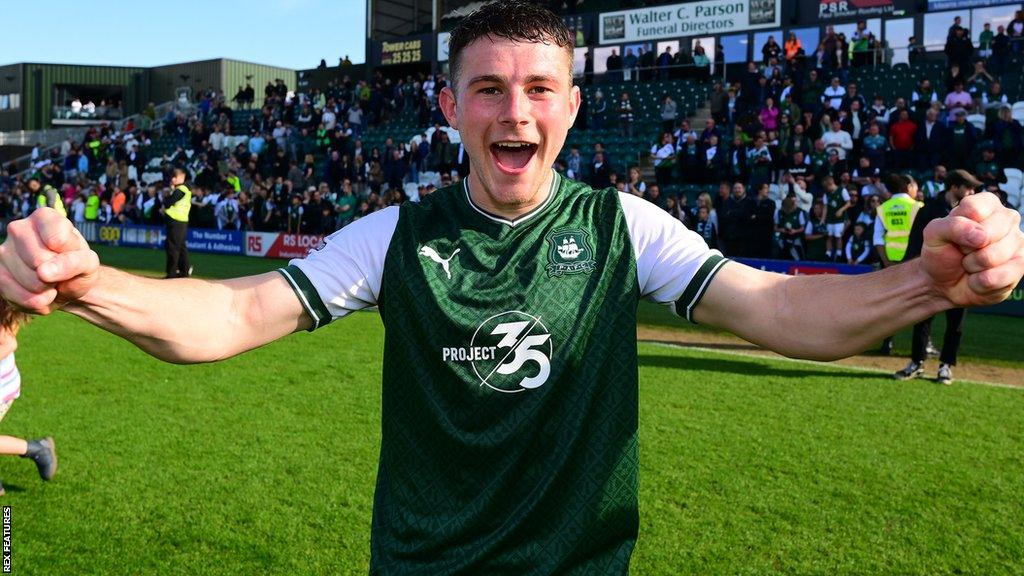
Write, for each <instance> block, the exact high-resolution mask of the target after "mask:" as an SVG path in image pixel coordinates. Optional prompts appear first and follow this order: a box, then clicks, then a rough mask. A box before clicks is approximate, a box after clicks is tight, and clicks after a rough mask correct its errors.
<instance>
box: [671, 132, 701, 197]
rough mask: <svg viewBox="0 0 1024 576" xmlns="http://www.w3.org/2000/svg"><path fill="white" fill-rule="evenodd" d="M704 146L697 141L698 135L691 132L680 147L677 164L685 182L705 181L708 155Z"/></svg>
mask: <svg viewBox="0 0 1024 576" xmlns="http://www.w3.org/2000/svg"><path fill="white" fill-rule="evenodd" d="M703 148H704V147H703V146H702V145H701V144H700V143H698V142H697V137H696V136H694V135H693V133H690V134H689V135H688V136H687V137H686V141H685V142H683V143H682V145H680V146H679V147H678V150H677V152H676V164H678V165H679V175H680V180H681V182H682V183H684V184H699V183H701V182H703V181H704V179H705V173H704V169H705V166H706V164H707V157H706V156H705V154H704V149H703Z"/></svg>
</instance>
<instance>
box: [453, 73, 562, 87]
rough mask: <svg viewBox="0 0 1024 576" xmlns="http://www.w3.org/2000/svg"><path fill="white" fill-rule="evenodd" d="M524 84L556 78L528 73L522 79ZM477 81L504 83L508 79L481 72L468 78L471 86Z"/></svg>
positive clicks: (554, 80)
mask: <svg viewBox="0 0 1024 576" xmlns="http://www.w3.org/2000/svg"><path fill="white" fill-rule="evenodd" d="M524 81H525V83H526V84H533V83H536V82H556V81H557V79H556V78H555V77H554V76H551V75H549V74H530V75H529V76H527V77H526V78H525V79H524ZM477 82H493V83H495V84H506V83H508V79H507V78H505V77H504V76H501V75H499V74H481V75H480V76H474V77H472V78H470V80H469V85H470V86H472V85H473V84H476V83H477Z"/></svg>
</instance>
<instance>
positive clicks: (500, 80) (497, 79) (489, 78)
mask: <svg viewBox="0 0 1024 576" xmlns="http://www.w3.org/2000/svg"><path fill="white" fill-rule="evenodd" d="M477 82H494V83H495V84H504V83H505V77H504V76H499V75H497V74H482V75H480V76H474V77H472V78H470V80H469V85H473V84H476V83H477Z"/></svg>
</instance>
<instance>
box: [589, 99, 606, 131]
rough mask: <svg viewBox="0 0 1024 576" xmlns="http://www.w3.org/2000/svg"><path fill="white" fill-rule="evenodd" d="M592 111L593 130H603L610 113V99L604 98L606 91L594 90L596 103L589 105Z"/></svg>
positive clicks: (591, 125)
mask: <svg viewBox="0 0 1024 576" xmlns="http://www.w3.org/2000/svg"><path fill="white" fill-rule="evenodd" d="M589 112H590V128H591V129H593V130H603V129H604V120H605V117H606V115H607V114H608V101H607V100H605V99H604V93H602V92H601V91H600V90H597V91H595V92H594V103H593V104H591V105H590V107H589Z"/></svg>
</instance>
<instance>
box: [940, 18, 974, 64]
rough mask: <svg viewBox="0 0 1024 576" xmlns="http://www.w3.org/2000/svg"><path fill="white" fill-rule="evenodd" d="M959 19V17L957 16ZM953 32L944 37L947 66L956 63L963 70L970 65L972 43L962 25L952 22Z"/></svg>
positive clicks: (972, 53)
mask: <svg viewBox="0 0 1024 576" xmlns="http://www.w3.org/2000/svg"><path fill="white" fill-rule="evenodd" d="M957 18H958V19H959V17H957ZM954 27H955V28H951V30H953V34H952V35H951V36H949V37H948V38H947V39H946V47H945V49H944V50H943V51H944V52H945V54H946V60H947V62H948V65H949V66H952V65H953V64H956V65H958V66H960V69H961V70H963V69H965V68H967V66H968V65H970V62H971V57H972V56H973V55H974V45H972V44H971V39H970V38H969V37H968V36H967V30H966V29H965V28H963V27H962V26H957V25H955V24H954Z"/></svg>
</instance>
